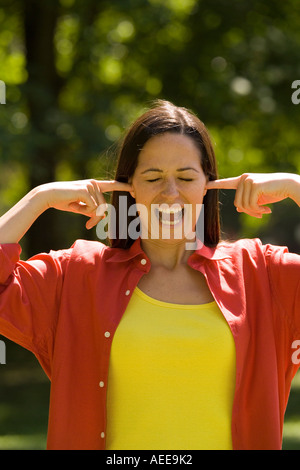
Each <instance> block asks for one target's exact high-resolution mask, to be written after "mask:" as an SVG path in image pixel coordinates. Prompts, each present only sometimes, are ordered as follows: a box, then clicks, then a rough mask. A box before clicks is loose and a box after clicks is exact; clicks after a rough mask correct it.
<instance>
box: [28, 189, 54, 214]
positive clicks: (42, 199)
mask: <svg viewBox="0 0 300 470" xmlns="http://www.w3.org/2000/svg"><path fill="white" fill-rule="evenodd" d="M46 186H47V185H41V186H37V187H36V188H33V189H32V190H31V191H29V193H28V194H27V195H26V199H27V201H28V203H29V204H30V206H31V207H32V210H33V211H34V212H35V213H36V215H37V216H39V215H40V214H42V213H43V212H44V211H45V210H47V209H49V207H50V206H49V203H48V198H47V190H46Z"/></svg>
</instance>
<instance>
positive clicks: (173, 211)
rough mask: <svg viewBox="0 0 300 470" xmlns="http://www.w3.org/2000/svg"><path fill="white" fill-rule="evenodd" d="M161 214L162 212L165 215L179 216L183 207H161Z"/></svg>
mask: <svg viewBox="0 0 300 470" xmlns="http://www.w3.org/2000/svg"><path fill="white" fill-rule="evenodd" d="M158 210H159V212H162V213H163V214H178V212H181V211H182V207H176V208H171V207H159V209H158Z"/></svg>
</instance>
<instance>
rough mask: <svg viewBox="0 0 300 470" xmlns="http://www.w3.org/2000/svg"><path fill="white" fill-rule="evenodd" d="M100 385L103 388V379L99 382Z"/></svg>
mask: <svg viewBox="0 0 300 470" xmlns="http://www.w3.org/2000/svg"><path fill="white" fill-rule="evenodd" d="M99 387H101V388H103V387H104V382H103V381H102V380H101V381H100V382H99Z"/></svg>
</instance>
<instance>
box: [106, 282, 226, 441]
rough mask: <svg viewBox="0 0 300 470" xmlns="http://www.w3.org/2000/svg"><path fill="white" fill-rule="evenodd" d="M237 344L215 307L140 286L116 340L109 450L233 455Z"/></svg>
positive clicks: (109, 402) (110, 384) (111, 369)
mask: <svg viewBox="0 0 300 470" xmlns="http://www.w3.org/2000/svg"><path fill="white" fill-rule="evenodd" d="M234 389H235V346H234V340H233V337H232V334H231V331H230V329H229V326H228V324H227V322H226V320H225V319H224V317H223V315H222V313H221V312H220V310H219V308H218V306H217V304H216V303H215V302H211V303H208V304H204V305H179V304H172V303H166V302H161V301H158V300H155V299H153V298H151V297H149V296H148V295H146V294H145V293H143V292H142V291H141V290H140V289H139V288H136V289H135V291H134V292H133V295H132V297H131V299H130V301H129V304H128V307H127V309H126V311H125V313H124V315H123V317H122V319H121V322H120V324H119V326H118V328H117V330H116V333H115V335H114V338H113V342H112V349H111V357H110V367H109V380H108V395H107V418H108V419H107V422H108V425H107V430H106V438H107V439H106V443H107V445H106V448H107V449H108V450H111V449H118V450H134V449H136V450H147V449H148V450H172V449H175V450H179V449H182V450H183V449H185V450H188V449H189V450H193V449H194V450H195V449H231V448H232V440H231V414H232V403H233V396H234Z"/></svg>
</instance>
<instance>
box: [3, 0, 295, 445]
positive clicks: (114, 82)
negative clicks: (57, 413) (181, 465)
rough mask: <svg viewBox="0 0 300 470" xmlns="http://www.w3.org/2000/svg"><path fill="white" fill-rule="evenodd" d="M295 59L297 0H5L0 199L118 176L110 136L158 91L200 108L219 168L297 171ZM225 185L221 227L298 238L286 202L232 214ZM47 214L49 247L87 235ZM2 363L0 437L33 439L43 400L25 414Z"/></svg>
mask: <svg viewBox="0 0 300 470" xmlns="http://www.w3.org/2000/svg"><path fill="white" fill-rule="evenodd" d="M299 59H300V29H299V4H298V2H297V1H295V0H285V1H282V0H268V1H266V0H265V1H258V0H247V1H242V0H232V1H231V2H228V1H225V0H210V1H209V2H204V0H202V1H201V0H199V1H197V0H114V1H113V2H111V1H108V0H102V1H101V2H99V0H84V1H83V0H60V1H59V0H45V1H43V2H39V1H38V0H15V1H14V2H9V1H8V0H2V1H1V3H0V80H3V81H4V82H5V83H6V93H7V96H6V104H5V105H0V211H1V213H3V212H5V211H6V210H7V209H8V208H9V207H10V206H11V205H12V204H14V203H15V202H16V201H17V200H18V199H19V198H20V197H21V196H22V195H23V194H24V193H26V191H27V190H28V189H29V188H30V187H31V186H32V185H33V184H38V183H42V182H44V181H50V180H52V179H53V178H56V179H58V180H63V179H68V180H72V179H75V178H80V179H81V178H89V177H99V178H101V177H104V178H111V177H113V168H114V164H115V148H116V145H117V142H118V139H120V138H121V136H122V135H123V132H124V130H125V128H126V127H127V126H128V125H129V124H130V123H131V122H132V120H134V119H135V118H136V117H137V116H138V115H139V114H140V113H141V112H142V111H143V110H144V109H145V107H146V106H147V105H148V104H149V103H150V102H151V101H152V100H154V99H156V98H166V99H169V100H171V101H173V102H174V103H176V104H178V105H181V106H186V107H188V108H190V109H192V110H193V111H194V112H196V114H198V116H199V117H200V118H201V119H202V120H203V121H204V122H205V124H206V125H207V126H208V128H209V129H210V132H211V135H212V138H213V141H214V143H215V149H216V155H217V159H218V163H219V173H220V176H221V177H228V176H235V175H238V174H241V173H243V172H272V171H290V172H296V173H299V171H300V158H299V157H300V148H299V137H298V134H299V119H300V105H299V106H296V105H294V104H293V103H292V101H291V95H292V89H291V85H292V82H293V81H294V80H297V79H300V76H299V75H300V68H299V64H300V60H299ZM233 196H234V195H233V194H232V192H230V191H227V192H222V193H221V203H222V221H223V230H224V236H225V237H230V238H232V237H233V238H236V237H247V236H249V237H252V236H259V237H261V238H262V239H263V240H264V241H271V242H273V243H280V244H287V245H288V246H289V247H290V248H291V249H293V250H295V251H300V225H299V209H298V208H297V207H295V205H294V204H292V203H288V202H287V203H285V202H284V203H282V204H278V205H276V207H274V210H273V214H272V216H271V217H265V218H264V219H263V220H262V221H261V220H259V221H258V220H256V219H253V218H250V217H247V216H244V215H238V214H237V213H236V212H235V210H234V207H233ZM55 220H56V222H55V223H52V224H51V227H50V224H49V223H48V225H46V226H47V232H49V240H48V242H49V246H50V247H51V248H55V246H56V245H59V246H62V247H65V246H69V245H71V244H72V243H73V241H74V239H75V238H79V237H88V236H91V235H90V234H89V233H87V232H86V231H85V229H84V222H85V220H84V219H82V218H80V217H77V216H73V215H69V214H58V215H57V218H56V219H55ZM42 224H44V226H42V229H43V230H44V232H43V235H44V234H45V228H44V227H45V222H42ZM287 229H288V230H287ZM92 237H95V238H96V235H95V234H92ZM28 239H29V241H28V243H29V244H28V253H31V254H32V252H35V251H37V250H39V249H40V247H42V249H44V248H45V249H47V248H48V245H47V246H46V245H45V246H44V245H38V242H39V241H40V240H39V239H41V240H42V241H43V239H44V237H41V233H40V232H38V230H37V232H36V233H34V232H30V233H29V235H28ZM30 243H31V248H30V246H29V245H30ZM55 244H56V245H55ZM24 255H26V249H25V252H24ZM9 357H12V356H11V355H10V356H9ZM1 367H2V368H1V371H0V372H1V377H2V379H1V380H2V385H3V388H2V391H3V392H2V395H1V405H0V418H1V419H0V422H1V423H2V427H1V425H0V428H1V429H0V434H1V435H2V438H0V447H2V448H42V447H43V446H44V442H45V419H46V414H47V410H46V411H45V404H42V402H41V401H37V402H36V403H38V406H37V408H36V411H37V413H38V414H39V415H40V416H42V420H41V421H42V422H40V420H39V419H35V418H36V416H35V417H34V419H33V422H34V425H33V426H32V428H31V427H30V425H29V424H30V418H29V417H28V416H25V415H23V413H24V412H26V409H25V408H26V407H25V408H24V407H23V408H22V409H21V408H20V407H19V405H18V402H19V400H20V395H18V393H17V392H18V387H21V388H20V390H22V397H24V396H26V394H25V395H24V389H23V386H24V387H25V389H26V387H30V388H27V389H26V390H28V393H29V395H30V394H31V392H32V388H31V385H30V384H27V385H26V379H24V381H23V382H24V383H23V384H21V385H20V384H19V385H18V384H17V385H16V383H13V382H11V381H10V380H12V378H11V376H10V373H9V371H8V373H7V376H6V375H5V374H4V369H3V367H7V366H1ZM29 369H30V370H32V366H30V367H29ZM10 370H11V369H10ZM4 375H5V378H3V377H4ZM18 376H19V380H21V379H20V375H19V371H17V370H16V372H15V374H13V378H14V379H15V378H16V377H18ZM30 383H32V382H30ZM35 385H36V384H35ZM39 386H41V387H43V385H41V384H40V385H39ZM35 389H36V387H35ZM46 390H47V387H46ZM294 390H295V395H292V396H297V389H296V388H295V389H294ZM45 393H47V392H45V391H43V392H42V393H41V396H43V397H45ZM7 397H9V398H10V399H11V402H10V403H8V402H7ZM22 399H23V398H22ZM8 401H9V400H8ZM46 401H47V400H46ZM31 403H32V402H31ZM293 406H294V403H293ZM41 410H43V411H41ZM292 412H293V413H294V410H292ZM18 413H20V421H19V422H20V423H21V424H16V423H17V419H18V416H17V415H18ZM30 416H33V415H32V410H31V411H30ZM293 416H294V417H295V416H296V415H295V414H293ZM288 418H289V419H290V415H288ZM295 419H297V416H296V417H295ZM27 424H28V426H27ZM288 424H289V427H288V428H287V434H286V436H287V437H286V440H285V446H286V447H287V448H288V447H289V446H291V445H293V446H294V448H297V447H299V436H298V431H297V433H294V431H293V429H294V428H293V425H294V422H293V417H291V420H290V422H289V423H288ZM10 426H11V427H10ZM18 426H20V429H19V428H18ZM6 432H7V434H8V436H6V437H4V436H3V435H4V434H5V433H6ZM11 434H16V436H15V437H14V436H13V435H11ZM20 436H21V437H20ZM26 436H28V437H27V438H26ZM289 439H290V441H289ZM293 439H294V441H293Z"/></svg>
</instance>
